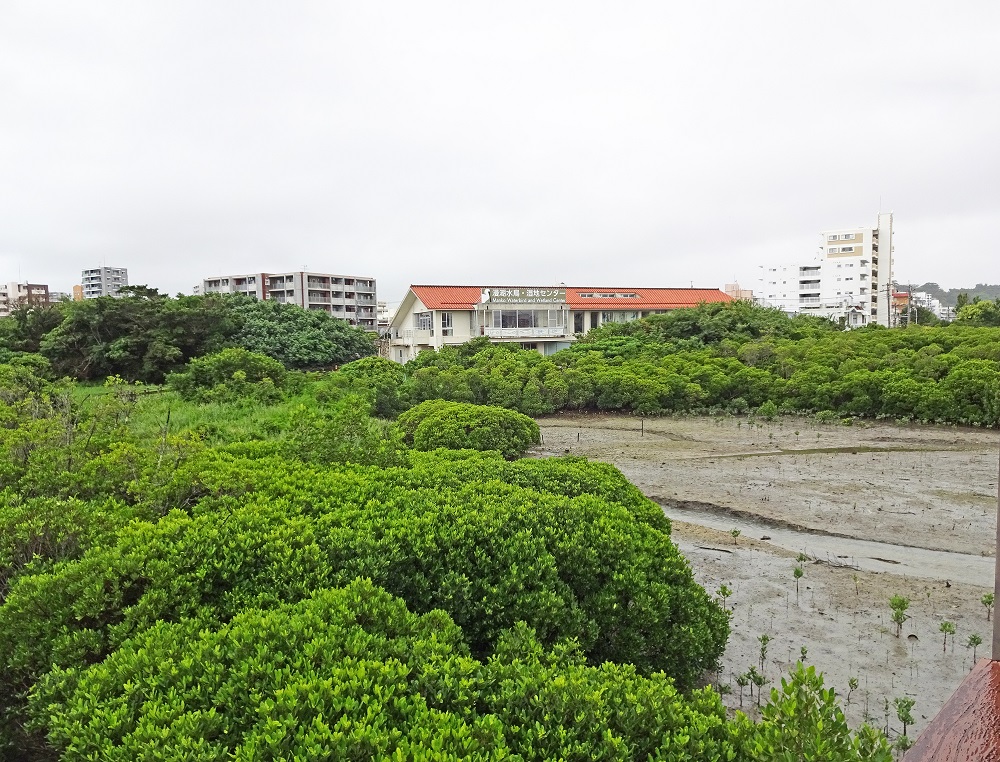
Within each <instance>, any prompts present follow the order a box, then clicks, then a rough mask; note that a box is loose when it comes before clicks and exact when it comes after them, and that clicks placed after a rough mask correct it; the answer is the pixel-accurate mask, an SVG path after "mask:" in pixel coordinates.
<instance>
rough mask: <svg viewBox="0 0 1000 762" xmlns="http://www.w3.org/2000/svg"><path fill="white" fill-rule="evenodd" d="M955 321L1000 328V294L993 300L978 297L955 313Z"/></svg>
mask: <svg viewBox="0 0 1000 762" xmlns="http://www.w3.org/2000/svg"><path fill="white" fill-rule="evenodd" d="M955 321H956V322H958V323H963V324H966V325H980V326H991V327H993V328H1000V296H998V297H997V298H996V299H994V300H993V301H987V300H985V299H984V300H979V299H976V300H974V301H971V302H969V303H968V304H965V305H964V306H963V307H962V308H961V309H959V310H958V314H956V315H955Z"/></svg>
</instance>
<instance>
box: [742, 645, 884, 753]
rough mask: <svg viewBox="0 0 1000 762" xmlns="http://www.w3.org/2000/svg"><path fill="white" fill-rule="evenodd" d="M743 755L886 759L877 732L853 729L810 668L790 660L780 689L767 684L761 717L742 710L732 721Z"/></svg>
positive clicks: (818, 675) (820, 678)
mask: <svg viewBox="0 0 1000 762" xmlns="http://www.w3.org/2000/svg"><path fill="white" fill-rule="evenodd" d="M733 732H734V736H735V738H736V739H737V745H738V746H739V749H740V752H741V755H742V758H743V759H748V760H762V761H763V762H770V761H771V760H774V762H778V761H779V760H790V759H801V760H824V762H869V761H872V762H892V760H893V754H892V749H891V748H890V746H889V743H888V742H887V741H886V739H885V736H883V735H882V733H881V732H879V731H878V730H875V729H874V728H872V727H870V726H869V725H862V726H861V728H860V729H859V730H858V731H857V733H853V732H852V731H851V728H850V727H849V726H848V724H847V719H846V718H845V717H844V712H843V711H842V710H841V708H840V707H839V706H838V704H837V696H836V693H835V691H834V690H833V689H832V688H824V687H823V675H822V674H819V673H817V672H816V668H815V667H808V668H807V667H805V666H803V664H802V662H799V663H797V664H796V665H795V669H794V670H792V673H791V675H790V678H782V680H781V688H780V689H778V688H772V689H771V696H770V701H768V703H767V704H766V705H765V706H764V707H763V710H762V712H761V718H760V720H759V721H758V722H756V723H755V722H752V721H751V720H750V719H749V718H747V716H746V715H744V714H743V713H742V712H739V713H737V716H736V720H735V722H734V723H733Z"/></svg>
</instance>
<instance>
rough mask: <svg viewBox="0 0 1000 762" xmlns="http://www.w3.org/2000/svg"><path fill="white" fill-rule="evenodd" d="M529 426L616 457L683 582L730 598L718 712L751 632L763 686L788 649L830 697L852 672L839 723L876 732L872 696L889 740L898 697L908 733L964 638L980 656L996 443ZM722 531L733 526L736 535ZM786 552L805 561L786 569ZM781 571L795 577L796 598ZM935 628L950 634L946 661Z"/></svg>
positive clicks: (960, 663)
mask: <svg viewBox="0 0 1000 762" xmlns="http://www.w3.org/2000/svg"><path fill="white" fill-rule="evenodd" d="M539 425H540V426H541V428H542V434H543V437H544V446H543V447H542V448H541V450H540V452H539V454H540V455H543V456H544V455H550V454H564V453H567V452H568V453H570V454H573V455H582V456H585V457H588V458H592V459H594V460H603V461H607V462H610V463H613V464H615V465H616V466H617V467H618V468H620V469H621V470H622V472H623V473H624V474H625V475H626V476H627V477H628V478H629V479H630V480H631V481H632V482H634V483H635V484H636V485H637V486H638V487H639V488H640V489H641V490H642V491H643V492H644V493H645V494H647V495H648V496H650V497H651V498H653V499H654V500H656V501H657V502H659V503H660V504H661V505H664V507H665V509H666V511H667V513H668V515H670V516H671V517H672V519H673V522H674V538H675V540H676V541H677V543H678V545H679V547H680V548H681V550H682V552H683V553H684V554H685V555H686V556H687V558H688V559H689V561H690V563H691V566H692V568H693V570H694V572H695V575H696V577H697V578H698V580H699V581H700V582H701V583H702V584H703V585H704V586H705V587H706V588H707V589H708V590H709V591H713V592H714V591H716V590H718V588H719V586H720V585H721V584H725V585H726V586H727V587H729V588H730V589H731V590H732V591H733V594H732V595H731V596H730V597H729V598H728V606H729V608H731V609H732V611H733V618H732V635H731V637H730V641H729V646H728V648H727V649H726V653H725V655H724V657H723V669H722V671H721V672H720V674H719V675H718V676H717V680H718V682H720V683H722V684H723V685H730V686H731V688H732V691H733V693H732V694H731V695H729V696H727V697H726V702H727V703H728V704H729V705H730V706H733V707H738V706H739V705H740V688H739V686H738V685H737V684H736V681H735V677H736V675H739V674H741V673H743V672H745V671H746V670H747V669H748V668H749V666H750V665H751V664H757V665H758V668H759V658H760V643H759V641H758V638H759V636H760V635H762V634H767V635H768V636H769V637H771V641H770V643H769V644H768V652H767V655H766V657H765V672H766V675H767V677H768V679H769V680H771V681H772V684H774V683H780V679H781V676H782V675H783V674H784V673H785V672H786V671H787V669H788V668H789V667H790V666H792V665H793V664H794V662H795V660H796V659H797V658H799V655H800V649H801V648H802V647H805V648H806V649H807V656H806V661H807V662H808V663H811V664H814V665H816V667H817V668H818V669H819V670H821V671H823V672H824V674H825V676H826V682H827V685H829V686H832V687H834V688H836V690H837V692H838V694H840V695H841V698H842V700H846V696H847V694H848V691H849V687H848V681H849V679H850V678H852V677H853V678H857V679H858V688H857V689H855V690H853V691H852V692H851V699H850V704H849V706H846V707H845V708H846V711H847V714H848V717H849V718H850V719H851V721H852V722H854V723H860V722H861V721H862V720H864V719H865V718H868V719H869V721H871V722H872V723H873V724H875V725H877V726H880V727H884V726H885V724H886V719H885V709H884V705H885V704H884V702H885V701H886V700H888V701H889V703H890V709H889V715H890V717H889V721H888V724H889V726H890V734H891V735H893V736H894V735H895V734H896V733H897V732H898V731H899V730H900V724H899V722H898V720H896V717H895V710H894V709H893V708H892V707H891V704H892V700H893V699H894V698H896V697H899V696H904V695H908V696H912V697H913V698H915V699H916V705H915V706H914V709H913V710H912V713H913V715H914V717H915V718H916V720H917V723H916V726H915V727H913V728H911V729H910V731H909V735H910V736H911V738H912V737H915V736H916V734H918V733H919V731H920V730H921V729H922V728H923V727H924V726H925V725H926V724H927V720H928V719H929V718H931V717H933V716H934V715H935V714H936V713H937V711H938V710H939V709H940V708H941V706H942V705H943V703H944V702H945V700H946V699H947V698H948V696H949V695H950V694H951V693H952V691H953V690H954V689H955V687H956V686H957V685H958V683H959V682H960V681H961V679H962V677H963V676H964V675H965V674H966V673H967V672H968V671H969V669H970V667H971V665H972V655H973V651H972V649H971V648H967V647H966V643H967V642H968V639H969V636H970V635H972V634H973V633H976V634H978V635H980V636H981V637H982V639H983V641H984V643H983V645H982V646H980V647H979V649H978V656H980V657H982V656H983V655H988V654H989V641H990V638H991V633H992V623H991V622H987V621H986V609H985V608H984V607H983V606H982V605H981V603H980V602H979V601H980V598H981V596H982V595H983V593H985V592H989V591H990V590H991V589H992V585H993V577H992V564H991V562H992V555H993V553H994V549H995V538H996V490H997V451H998V446H1000V434H998V433H997V432H991V431H982V430H976V429H962V428H950V427H919V426H906V427H903V426H893V425H887V424H864V425H859V424H855V425H853V426H843V425H839V424H832V425H823V424H819V423H817V422H815V421H812V420H805V419H783V420H781V421H776V422H775V423H773V424H768V423H763V424H762V425H759V426H758V425H753V426H751V425H749V424H748V423H747V422H746V421H745V420H744V421H737V420H736V419H733V418H725V419H718V420H717V419H711V418H680V419H671V418H657V419H646V420H645V421H642V420H641V419H638V418H634V417H629V416H612V415H600V416H559V417H553V418H548V419H542V420H540V421H539ZM732 527H740V531H741V534H740V536H739V537H737V538H735V539H734V538H733V537H732V536H731V534H730V533H729V531H728V528H732ZM779 535H780V536H779ZM761 537H770V538H771V539H770V540H761V539H760V538H761ZM853 541H862V542H861V543H858V544H854V543H853ZM872 542H874V543H878V545H874V546H873V545H870V544H868V543H872ZM928 551H936V552H928ZM799 553H805V554H806V555H807V556H808V560H806V561H805V562H802V563H801V564H800V563H799V562H797V561H796V556H797V555H798V554H799ZM796 565H801V566H802V569H803V572H804V575H803V577H802V579H801V580H800V581H799V591H798V596H797V597H796V589H795V580H794V578H793V575H792V572H793V569H794V568H795V566H796ZM894 594H898V595H904V596H906V597H908V598H909V599H910V601H911V603H910V608H909V610H908V612H907V613H908V614H909V615H910V619H908V620H907V622H906V623H905V625H904V626H903V628H902V631H901V632H900V637H899V638H897V637H896V628H895V625H893V624H892V622H891V621H890V618H889V617H890V613H891V612H890V609H889V606H888V599H889V597H890V596H891V595H894ZM943 621H950V622H953V623H954V624H955V626H956V630H957V634H956V635H955V636H954V637H953V638H952V637H949V638H948V643H947V650H945V649H944V635H943V634H942V633H941V632H940V624H941V622H943ZM742 701H743V708H744V709H745V710H747V709H748V708H750V707H751V706H752V705H753V704H755V703H756V697H755V698H754V699H753V700H752V701H751V699H750V698H749V693H748V691H747V690H744V696H743V700H742ZM750 711H752V710H750Z"/></svg>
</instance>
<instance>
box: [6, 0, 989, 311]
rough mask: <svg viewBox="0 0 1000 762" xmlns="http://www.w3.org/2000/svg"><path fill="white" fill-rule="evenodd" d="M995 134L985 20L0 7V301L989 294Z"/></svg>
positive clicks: (90, 1) (866, 8)
mask: <svg viewBox="0 0 1000 762" xmlns="http://www.w3.org/2000/svg"><path fill="white" fill-rule="evenodd" d="M998 138H1000V3H998V2H996V1H995V0H991V1H990V2H956V3H944V2H918V1H914V0H907V1H906V2H877V1H875V0H866V1H864V2H843V1H838V2H828V3H809V2H802V1H801V0H794V2H753V3H749V2H744V1H743V0H740V1H739V2H736V1H733V2H708V1H706V2H690V1H686V2H681V1H680V0H670V1H668V0H659V1H658V2H639V1H638V0H636V1H635V2H587V1H585V0H573V1H572V2H555V1H552V0H533V1H532V2H520V1H517V0H504V2H488V3H487V2H470V0H454V2H435V1H433V0H421V1H420V2H413V1H412V0H410V1H408V2H402V1H401V2H382V1H380V0H355V2H350V3H348V2H336V1H334V0H330V1H327V2H296V1H294V0H292V1H290V2H280V3H279V2H266V3H265V2H258V1H256V0H231V1H226V2H224V1H222V0H217V1H214V2H205V1H204V0H195V1H192V2H184V1H180V2H179V1H178V0H170V1H169V2H167V1H166V0H162V1H157V2H151V1H149V2H147V1H143V0H119V1H118V2H105V1H104V0H87V2H79V1H78V0H73V1H72V2H70V1H66V2H53V1H49V0H0V280H4V281H6V280H11V279H15V278H18V279H30V280H34V281H41V282H48V283H49V284H51V285H52V286H53V287H56V288H64V289H68V288H69V286H71V285H72V284H73V283H75V282H77V281H78V279H79V271H80V269H81V268H83V267H86V266H93V265H96V264H100V263H102V262H106V263H107V264H111V265H124V266H127V267H128V268H129V272H130V276H131V280H132V282H133V283H149V284H150V285H155V286H158V287H160V288H161V289H162V290H166V291H169V292H176V291H181V290H183V291H189V290H190V287H191V285H192V284H194V283H195V282H197V281H199V280H200V279H201V278H202V277H205V276H208V275H213V274H221V273H225V272H237V271H244V272H245V271H254V270H272V271H280V270H292V269H300V268H302V267H303V266H308V268H309V269H312V270H316V271H330V272H346V273H358V274H370V275H374V276H375V277H376V278H378V279H379V292H380V297H381V298H385V299H387V300H388V301H390V302H392V301H397V300H398V299H399V298H400V297H401V296H402V293H403V292H404V290H405V287H406V285H407V284H408V283H411V282H416V283H487V282H489V283H524V284H544V283H556V282H560V281H562V282H566V283H569V284H571V285H572V284H577V285H609V286H613V285H619V286H639V285H662V286H675V285H676V286H680V285H684V286H686V285H688V284H689V283H691V282H693V283H694V284H695V285H696V286H698V285H700V286H709V287H721V286H722V285H723V283H724V282H725V281H728V280H731V279H733V278H738V279H739V280H740V281H742V282H744V284H745V285H750V286H752V285H754V279H755V278H756V275H757V265H759V264H763V263H765V262H769V261H777V262H780V261H787V260H793V259H797V258H799V257H801V256H809V255H811V253H812V252H814V251H815V250H816V249H817V247H818V244H819V236H818V231H820V230H823V229H826V228H831V227H844V226H854V225H857V226H861V225H873V224H874V222H875V217H876V214H877V212H878V209H879V203H880V200H881V205H882V208H883V209H884V210H893V211H894V212H895V221H896V276H897V278H898V279H899V280H900V281H902V282H907V281H914V282H921V281H925V280H934V281H938V282H940V283H941V284H942V285H945V286H960V285H971V284H974V283H975V282H977V281H988V282H994V283H996V282H1000V256H998V254H997V252H996V251H995V245H994V239H995V237H996V231H998V230H1000V203H998V202H1000V182H998V178H1000V171H998V170H1000V139H998Z"/></svg>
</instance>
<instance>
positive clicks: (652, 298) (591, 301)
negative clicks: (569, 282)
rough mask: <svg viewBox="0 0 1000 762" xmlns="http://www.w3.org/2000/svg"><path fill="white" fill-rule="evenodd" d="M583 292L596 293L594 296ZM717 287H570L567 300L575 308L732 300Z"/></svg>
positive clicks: (656, 306)
mask: <svg viewBox="0 0 1000 762" xmlns="http://www.w3.org/2000/svg"><path fill="white" fill-rule="evenodd" d="M612 293H613V294H635V296H634V297H613V298H601V297H599V296H597V294H612ZM580 294H594V296H592V297H585V296H580ZM731 301H732V297H731V296H729V295H728V294H726V293H723V292H722V291H720V290H719V289H717V288H575V287H574V288H567V289H566V302H567V304H569V308H570V309H572V310H588V309H600V308H603V309H616V310H676V309H679V308H681V307H697V306H698V305H699V304H701V303H702V302H731Z"/></svg>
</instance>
